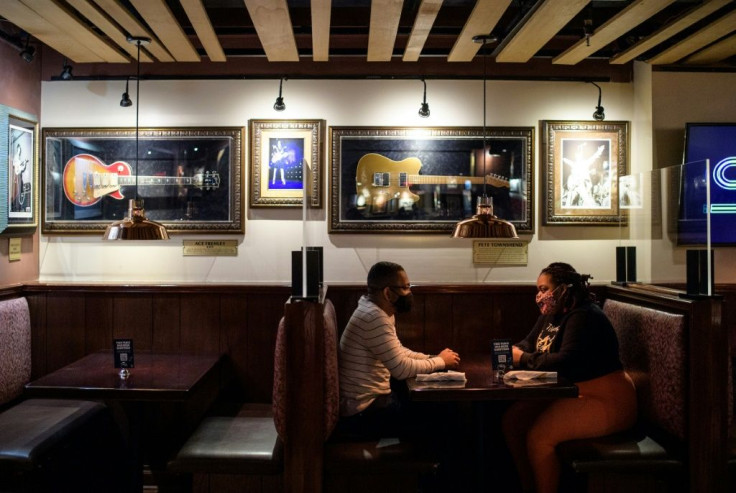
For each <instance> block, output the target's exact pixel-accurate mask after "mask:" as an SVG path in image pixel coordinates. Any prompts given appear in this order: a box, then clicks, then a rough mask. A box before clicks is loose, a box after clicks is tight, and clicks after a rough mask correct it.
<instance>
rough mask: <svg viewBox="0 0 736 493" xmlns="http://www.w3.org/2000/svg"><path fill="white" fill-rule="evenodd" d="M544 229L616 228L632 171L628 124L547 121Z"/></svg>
mask: <svg viewBox="0 0 736 493" xmlns="http://www.w3.org/2000/svg"><path fill="white" fill-rule="evenodd" d="M543 125H544V138H543V146H544V201H545V204H544V207H543V209H544V224H545V225H598V226H606V225H610V226H616V225H619V224H621V222H622V221H624V220H625V219H626V217H628V216H626V213H627V211H626V210H625V208H622V207H620V205H619V202H620V197H619V187H618V183H619V177H622V176H624V175H626V174H627V172H628V155H629V145H628V141H629V140H628V139H629V123H628V122H574V121H545V122H543Z"/></svg>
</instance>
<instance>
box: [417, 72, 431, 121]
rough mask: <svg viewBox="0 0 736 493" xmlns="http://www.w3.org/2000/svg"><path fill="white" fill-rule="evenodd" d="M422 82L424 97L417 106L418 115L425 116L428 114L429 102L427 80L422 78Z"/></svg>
mask: <svg viewBox="0 0 736 493" xmlns="http://www.w3.org/2000/svg"><path fill="white" fill-rule="evenodd" d="M422 83H423V84H424V99H423V100H422V105H421V106H420V107H419V116H421V117H422V118H427V117H428V116H429V104H427V81H426V80H424V79H422Z"/></svg>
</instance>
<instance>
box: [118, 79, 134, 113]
mask: <svg viewBox="0 0 736 493" xmlns="http://www.w3.org/2000/svg"><path fill="white" fill-rule="evenodd" d="M129 80H130V79H125V92H124V93H123V97H122V99H121V100H120V106H122V107H123V108H127V107H129V106H133V101H131V100H130V96H129V95H128V81H129Z"/></svg>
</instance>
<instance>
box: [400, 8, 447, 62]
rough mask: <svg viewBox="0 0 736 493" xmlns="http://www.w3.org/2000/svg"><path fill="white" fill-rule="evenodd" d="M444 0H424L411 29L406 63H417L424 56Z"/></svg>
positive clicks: (405, 54)
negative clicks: (420, 56)
mask: <svg viewBox="0 0 736 493" xmlns="http://www.w3.org/2000/svg"><path fill="white" fill-rule="evenodd" d="M442 1H443V0H422V3H421V5H419V10H418V11H417V17H416V19H414V25H413V26H412V28H411V34H410V35H409V40H408V41H407V43H406V49H404V58H403V60H404V61H405V62H416V61H418V60H419V55H421V54H422V49H423V48H424V44H425V43H426V42H427V38H428V37H429V32H430V31H431V30H432V26H433V25H434V21H435V20H436V19H437V14H438V13H439V11H440V7H442Z"/></svg>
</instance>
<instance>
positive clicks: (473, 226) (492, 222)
mask: <svg viewBox="0 0 736 493" xmlns="http://www.w3.org/2000/svg"><path fill="white" fill-rule="evenodd" d="M496 41H498V38H496V37H495V36H490V35H484V36H474V37H473V42H475V43H481V44H483V48H482V49H483V196H482V197H478V204H477V207H476V211H475V215H474V216H473V217H471V218H469V219H464V220H462V221H460V222H459V223H457V224H456V225H455V230H454V231H453V232H452V237H453V238H518V237H519V236H518V235H517V234H516V228H515V227H514V225H513V224H511V223H510V222H509V221H506V220H504V219H500V218H498V217H496V216H495V215H494V214H493V197H489V196H488V195H487V193H486V191H487V179H488V178H487V177H488V175H487V173H486V156H487V155H488V149H487V144H486V141H487V139H488V136H487V135H486V79H487V73H486V58H487V56H488V50H487V48H486V45H488V44H489V43H495V42H496Z"/></svg>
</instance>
